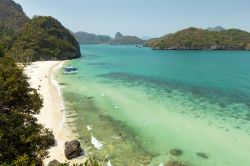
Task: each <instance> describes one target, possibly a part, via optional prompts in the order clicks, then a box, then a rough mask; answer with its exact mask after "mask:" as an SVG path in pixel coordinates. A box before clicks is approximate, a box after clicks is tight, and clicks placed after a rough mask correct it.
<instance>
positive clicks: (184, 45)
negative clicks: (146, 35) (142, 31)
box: [147, 27, 250, 50]
mask: <svg viewBox="0 0 250 166" xmlns="http://www.w3.org/2000/svg"><path fill="white" fill-rule="evenodd" d="M147 45H148V46H150V47H152V48H153V49H167V50H249V49H250V33H248V32H246V31H242V30H239V29H228V30H222V31H208V30H204V29H198V28H193V27H191V28H188V29H184V30H181V31H178V32H176V33H174V34H170V35H167V36H164V37H162V38H159V39H156V40H151V41H149V42H147Z"/></svg>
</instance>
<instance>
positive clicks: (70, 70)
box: [63, 66, 78, 74]
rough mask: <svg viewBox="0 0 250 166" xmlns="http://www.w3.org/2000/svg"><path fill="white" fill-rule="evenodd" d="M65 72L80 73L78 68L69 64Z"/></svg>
mask: <svg viewBox="0 0 250 166" xmlns="http://www.w3.org/2000/svg"><path fill="white" fill-rule="evenodd" d="M63 69H64V71H63V74H76V73H78V68H77V67H74V66H68V67H64V68H63Z"/></svg>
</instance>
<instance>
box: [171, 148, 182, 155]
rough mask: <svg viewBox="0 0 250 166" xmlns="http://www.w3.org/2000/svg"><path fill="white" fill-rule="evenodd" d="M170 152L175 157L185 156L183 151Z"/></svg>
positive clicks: (173, 150)
mask: <svg viewBox="0 0 250 166" xmlns="http://www.w3.org/2000/svg"><path fill="white" fill-rule="evenodd" d="M169 152H170V154H171V155H173V156H181V155H182V154H183V152H182V150H180V149H172V150H170V151H169Z"/></svg>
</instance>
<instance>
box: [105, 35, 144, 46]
mask: <svg viewBox="0 0 250 166" xmlns="http://www.w3.org/2000/svg"><path fill="white" fill-rule="evenodd" d="M144 42H145V41H144V40H142V39H140V38H138V37H136V36H123V35H122V34H121V33H120V32H117V33H116V35H115V38H114V39H113V40H112V41H111V42H110V44H114V45H142V44H144Z"/></svg>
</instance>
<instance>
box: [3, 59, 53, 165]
mask: <svg viewBox="0 0 250 166" xmlns="http://www.w3.org/2000/svg"><path fill="white" fill-rule="evenodd" d="M0 98H1V100H0V145H1V146H0V165H4V164H5V165H6V164H7V165H41V164H42V160H43V159H44V158H45V157H46V156H47V155H48V152H47V149H48V148H49V147H50V146H52V145H54V143H55V141H54V136H53V134H52V132H51V131H49V130H48V129H45V128H43V126H42V125H40V124H38V123H37V119H36V118H35V117H34V115H36V114H38V113H39V111H40V109H41V107H42V99H41V97H40V95H39V94H38V93H37V91H36V90H35V89H32V88H30V86H29V84H28V82H27V77H26V76H25V75H24V74H23V71H22V70H21V69H20V68H19V67H18V66H17V65H16V64H15V62H14V61H13V60H12V59H10V58H0Z"/></svg>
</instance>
